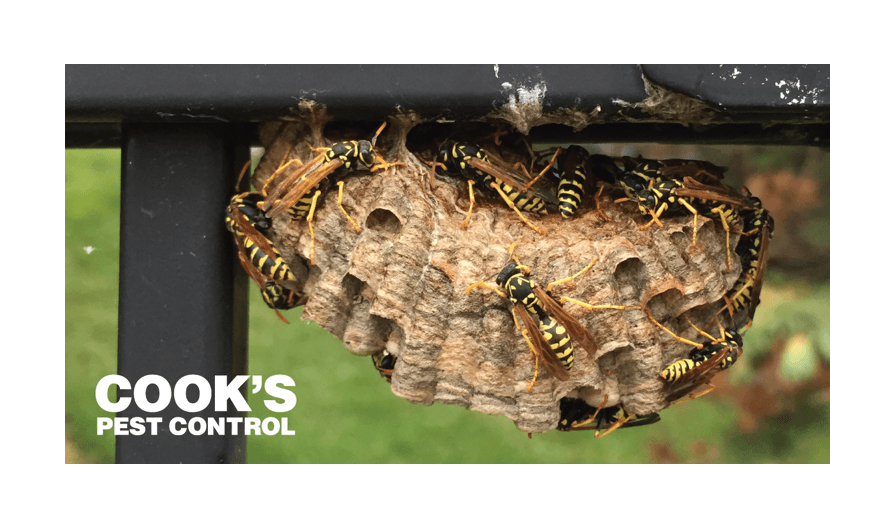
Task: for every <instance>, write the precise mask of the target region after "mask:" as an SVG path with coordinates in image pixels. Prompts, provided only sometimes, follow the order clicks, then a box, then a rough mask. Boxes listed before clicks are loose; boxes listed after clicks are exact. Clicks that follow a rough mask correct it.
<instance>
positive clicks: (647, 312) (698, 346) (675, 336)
mask: <svg viewBox="0 0 895 527" xmlns="http://www.w3.org/2000/svg"><path fill="white" fill-rule="evenodd" d="M643 310H644V311H646V316H648V317H649V319H650V320H652V321H653V324H655V325H657V326H659V327H660V328H661V329H662V331H664V332H665V333H668V334H669V335H671V336H672V337H674V340H676V341H678V342H681V343H683V344H689V345H691V346H695V347H696V348H697V349H702V344H698V343H696V342H693V341H692V340H687V339H685V338H683V337H678V336H677V335H675V334H674V332H673V331H671V330H670V329H668V328H666V327H665V326H663V325H662V324H659V321H658V320H656V319H655V318H654V317H653V314H652V313H650V310H649V309H647V308H645V307H644V308H643Z"/></svg>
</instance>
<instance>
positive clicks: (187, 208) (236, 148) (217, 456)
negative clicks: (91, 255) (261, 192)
mask: <svg viewBox="0 0 895 527" xmlns="http://www.w3.org/2000/svg"><path fill="white" fill-rule="evenodd" d="M122 134H123V138H122V139H123V140H122V155H121V163H122V171H121V172H122V174H121V177H122V181H121V257H120V277H119V280H120V288H119V304H118V373H119V375H122V376H123V377H125V378H126V379H127V380H128V381H130V383H131V386H132V387H133V385H134V384H135V383H136V381H137V380H139V379H140V378H141V377H143V376H145V375H149V374H156V375H160V376H162V377H164V378H165V379H166V380H167V381H168V383H169V385H170V386H171V388H172V390H173V388H174V386H175V384H176V383H177V381H178V380H180V379H181V378H182V377H183V376H185V375H189V374H197V375H201V376H202V377H204V378H205V379H206V380H207V381H208V382H209V384H210V386H211V387H212V388H213V387H214V376H215V375H227V376H229V378H230V379H232V378H233V376H234V375H239V374H245V373H246V371H247V359H246V344H247V335H248V332H247V326H248V316H247V314H248V313H247V303H246V296H245V291H246V285H245V281H246V279H245V273H243V272H241V270H240V271H239V272H236V273H234V266H235V262H236V259H235V258H234V249H233V240H232V238H231V236H230V233H229V232H227V231H226V229H225V228H224V209H225V207H226V205H227V203H228V201H229V199H230V197H231V196H232V194H233V185H234V183H235V180H236V176H237V174H238V170H239V169H240V168H241V167H242V165H243V163H244V162H245V161H247V160H248V159H249V144H248V141H247V140H246V138H245V136H244V135H243V134H242V133H241V129H240V128H239V127H238V126H233V125H223V124H221V125H217V124H195V125H194V124H186V125H179V124H177V125H172V124H131V125H123V129H122ZM132 392H133V390H132V389H131V390H124V389H119V397H121V396H131V397H132V396H133V394H132ZM198 396H199V390H198V388H196V386H191V387H190V388H189V389H187V399H188V400H189V401H191V402H195V401H196V400H197V399H198ZM147 398H148V400H149V401H150V402H154V401H156V400H157V398H158V390H157V389H156V388H155V386H152V385H150V387H149V390H148V391H147ZM118 416H119V417H129V418H132V417H143V418H144V419H145V418H147V417H160V418H162V421H161V423H160V424H159V425H158V429H157V435H151V434H150V432H149V429H148V428H147V431H146V432H145V433H143V434H142V435H119V436H117V441H116V445H115V460H116V462H118V463H242V462H245V436H244V430H243V429H242V427H241V426H240V427H239V430H238V433H236V434H231V433H230V432H231V430H230V425H228V426H227V429H226V434H225V435H209V434H208V433H207V432H206V433H205V434H204V435H193V434H191V433H189V432H187V433H185V434H182V435H175V434H173V433H172V430H171V428H170V427H169V424H170V422H171V419H172V418H174V417H177V416H181V417H183V418H184V419H185V420H186V421H189V420H190V419H191V418H194V417H200V418H202V419H206V418H209V417H215V418H219V417H237V416H240V414H239V413H238V412H236V411H235V410H234V409H233V407H232V405H230V408H229V409H228V411H227V412H215V411H214V399H212V402H211V403H210V404H209V405H208V407H207V408H206V409H205V410H203V411H200V412H197V413H187V412H183V411H181V410H180V409H178V407H177V405H176V404H175V403H174V401H173V399H172V401H171V402H170V404H169V405H168V407H167V408H166V409H164V410H162V411H161V412H158V413H146V412H144V411H142V410H140V409H139V408H138V407H137V405H136V404H135V402H134V401H132V402H131V404H130V406H129V407H128V408H127V409H126V410H124V411H122V412H120V413H119V414H118Z"/></svg>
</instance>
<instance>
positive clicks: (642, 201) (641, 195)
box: [637, 190, 656, 216]
mask: <svg viewBox="0 0 895 527" xmlns="http://www.w3.org/2000/svg"><path fill="white" fill-rule="evenodd" d="M637 207H638V208H639V209H640V213H641V214H643V215H644V216H649V211H651V210H656V195H655V194H653V193H652V192H650V191H649V190H641V191H640V192H638V193H637Z"/></svg>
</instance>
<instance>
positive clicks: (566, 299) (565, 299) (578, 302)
mask: <svg viewBox="0 0 895 527" xmlns="http://www.w3.org/2000/svg"><path fill="white" fill-rule="evenodd" d="M566 302H571V303H573V304H575V305H579V306H581V307H583V308H584V309H617V310H619V311H624V310H626V309H628V308H627V307H626V306H612V305H608V304H604V305H601V306H595V305H593V304H588V303H586V302H582V301H581V300H575V299H574V298H569V297H567V296H564V297H562V298H560V299H559V303H560V304H565V303H566Z"/></svg>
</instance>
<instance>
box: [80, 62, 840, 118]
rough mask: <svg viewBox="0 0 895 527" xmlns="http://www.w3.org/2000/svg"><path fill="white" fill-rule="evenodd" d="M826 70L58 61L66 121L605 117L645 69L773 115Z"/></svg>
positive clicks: (725, 108) (627, 100)
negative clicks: (516, 107) (303, 104)
mask: <svg viewBox="0 0 895 527" xmlns="http://www.w3.org/2000/svg"><path fill="white" fill-rule="evenodd" d="M829 73H830V67H829V65H754V66H750V65H745V66H730V65H683V66H678V65H676V66H663V65H643V66H639V65H633V64H631V65H624V64H622V65H540V66H535V65H499V64H488V65H384V66H377V65H368V66H364V65H297V66H295V65H273V66H264V65H255V66H253V65H195V66H190V65H67V66H66V68H65V75H66V78H65V87H66V90H65V108H66V121H67V122H107V123H109V122H111V123H118V122H127V121H130V122H133V121H141V122H201V121H206V122H234V121H236V122H250V121H251V122H259V121H265V120H268V119H271V118H274V117H277V116H280V115H283V114H284V113H285V112H287V111H288V110H289V108H292V107H295V106H296V105H297V104H298V102H299V100H301V99H308V100H312V101H316V102H318V103H320V104H325V105H326V106H327V108H328V109H329V111H330V113H331V115H332V116H333V117H334V118H335V119H347V120H356V119H363V120H368V119H369V120H377V119H381V118H382V117H384V115H386V114H388V113H389V112H391V111H392V110H393V109H394V108H395V107H401V108H403V109H405V110H413V111H416V112H418V113H419V114H420V115H422V116H423V117H424V118H430V119H437V118H445V119H458V120H473V119H479V118H482V117H483V116H484V115H485V114H487V113H489V112H491V111H492V110H495V109H498V108H500V107H502V106H504V105H506V104H508V103H510V104H515V103H521V102H525V101H528V100H538V101H540V102H541V105H542V107H543V111H544V112H545V113H549V112H551V111H555V110H559V109H560V108H577V109H580V110H582V111H585V112H590V111H592V110H594V109H595V108H598V107H599V108H600V115H601V118H605V119H606V120H608V121H611V120H612V119H613V118H614V116H617V115H618V114H620V113H621V112H622V111H623V110H624V108H626V105H630V104H635V103H638V102H641V101H644V100H646V99H647V98H648V97H650V96H651V94H650V93H648V91H647V86H646V84H645V81H644V78H645V77H646V78H648V79H649V80H650V81H651V82H653V83H656V84H659V85H661V86H664V87H665V88H667V89H670V90H676V91H677V92H679V93H680V94H682V95H685V96H688V97H691V98H693V99H695V100H698V101H701V102H703V103H705V104H706V105H708V106H709V107H711V108H713V109H714V110H717V111H720V112H725V113H727V114H729V115H726V117H728V118H729V119H731V120H732V121H733V122H744V121H742V120H741V119H739V118H738V115H740V113H741V112H756V111H763V110H767V112H768V113H771V114H773V116H770V117H768V116H766V117H768V118H769V119H770V118H772V117H773V118H775V119H777V121H780V120H785V119H791V118H793V117H799V116H801V115H806V114H807V115H820V114H823V113H824V112H826V113H828V112H829V104H830V103H829V93H830V90H829V84H830V80H829ZM765 79H767V80H765ZM781 93H782V94H784V96H785V97H784V98H783V99H781V97H780V95H781ZM743 115H745V114H743Z"/></svg>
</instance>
